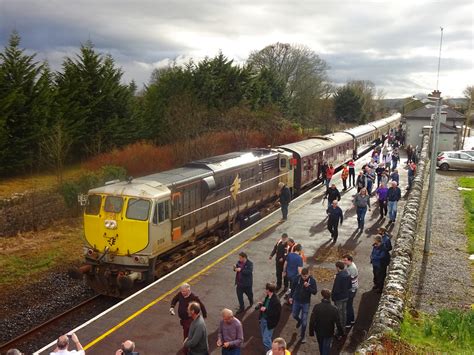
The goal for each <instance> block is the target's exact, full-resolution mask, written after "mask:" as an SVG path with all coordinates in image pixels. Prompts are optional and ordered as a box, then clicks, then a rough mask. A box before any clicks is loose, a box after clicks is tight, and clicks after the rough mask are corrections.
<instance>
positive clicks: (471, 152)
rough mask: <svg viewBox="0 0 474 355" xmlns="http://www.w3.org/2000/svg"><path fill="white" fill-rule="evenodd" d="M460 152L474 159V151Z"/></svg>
mask: <svg viewBox="0 0 474 355" xmlns="http://www.w3.org/2000/svg"><path fill="white" fill-rule="evenodd" d="M460 152H461V153H466V154H469V155H470V156H471V157H474V150H461V151H460Z"/></svg>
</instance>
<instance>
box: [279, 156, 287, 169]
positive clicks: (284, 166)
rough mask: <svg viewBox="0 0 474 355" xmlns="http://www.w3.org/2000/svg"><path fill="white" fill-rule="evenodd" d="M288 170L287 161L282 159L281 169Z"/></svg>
mask: <svg viewBox="0 0 474 355" xmlns="http://www.w3.org/2000/svg"><path fill="white" fill-rule="evenodd" d="M285 168H286V159H285V158H281V159H280V169H285Z"/></svg>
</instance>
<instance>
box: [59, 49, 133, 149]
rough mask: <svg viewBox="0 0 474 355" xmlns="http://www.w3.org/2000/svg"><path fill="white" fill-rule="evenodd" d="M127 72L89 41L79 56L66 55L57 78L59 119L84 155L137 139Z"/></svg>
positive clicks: (75, 147)
mask: <svg viewBox="0 0 474 355" xmlns="http://www.w3.org/2000/svg"><path fill="white" fill-rule="evenodd" d="M122 75H123V72H122V70H121V69H119V68H116V66H115V63H114V60H113V58H112V57H111V56H109V55H105V56H104V55H101V54H100V53H97V52H96V51H95V50H94V47H93V44H92V43H91V42H87V43H86V44H84V45H82V46H81V48H80V53H79V54H78V55H77V56H76V58H74V59H73V58H69V57H68V58H66V59H65V60H64V62H63V70H62V73H59V74H58V75H57V77H56V82H57V86H58V100H59V107H60V115H59V119H61V120H62V121H63V122H64V129H65V130H66V131H67V132H68V133H69V134H70V136H71V137H73V139H74V145H73V148H74V151H75V152H76V153H78V154H79V155H80V156H84V155H94V154H98V153H101V152H104V151H107V150H110V149H111V148H113V147H116V146H122V145H124V144H126V143H129V142H131V141H132V140H133V138H134V134H135V132H133V130H131V128H132V127H133V125H131V122H132V121H131V116H132V115H131V107H130V103H131V100H130V98H131V97H132V92H131V90H130V89H129V87H128V86H127V85H124V84H122V83H121V79H122Z"/></svg>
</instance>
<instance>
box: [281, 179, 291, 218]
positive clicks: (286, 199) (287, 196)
mask: <svg viewBox="0 0 474 355" xmlns="http://www.w3.org/2000/svg"><path fill="white" fill-rule="evenodd" d="M278 187H279V188H280V205H281V214H282V215H283V219H282V220H283V221H286V220H287V218H288V206H289V205H290V201H291V191H290V189H289V187H288V186H286V185H285V183H283V182H279V183H278Z"/></svg>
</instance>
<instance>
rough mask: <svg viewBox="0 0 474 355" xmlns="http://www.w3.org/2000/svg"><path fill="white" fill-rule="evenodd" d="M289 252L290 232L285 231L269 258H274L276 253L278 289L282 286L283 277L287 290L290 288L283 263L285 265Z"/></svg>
mask: <svg viewBox="0 0 474 355" xmlns="http://www.w3.org/2000/svg"><path fill="white" fill-rule="evenodd" d="M287 254H288V234H286V233H283V234H282V235H281V238H280V240H279V241H278V242H276V244H275V246H274V247H273V250H272V252H271V254H270V257H269V259H270V260H272V258H273V256H274V255H275V269H276V279H277V286H276V289H277V291H278V290H279V289H280V288H281V284H282V279H284V285H285V291H286V290H287V289H288V278H286V277H285V278H283V265H285V260H286V255H287Z"/></svg>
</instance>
